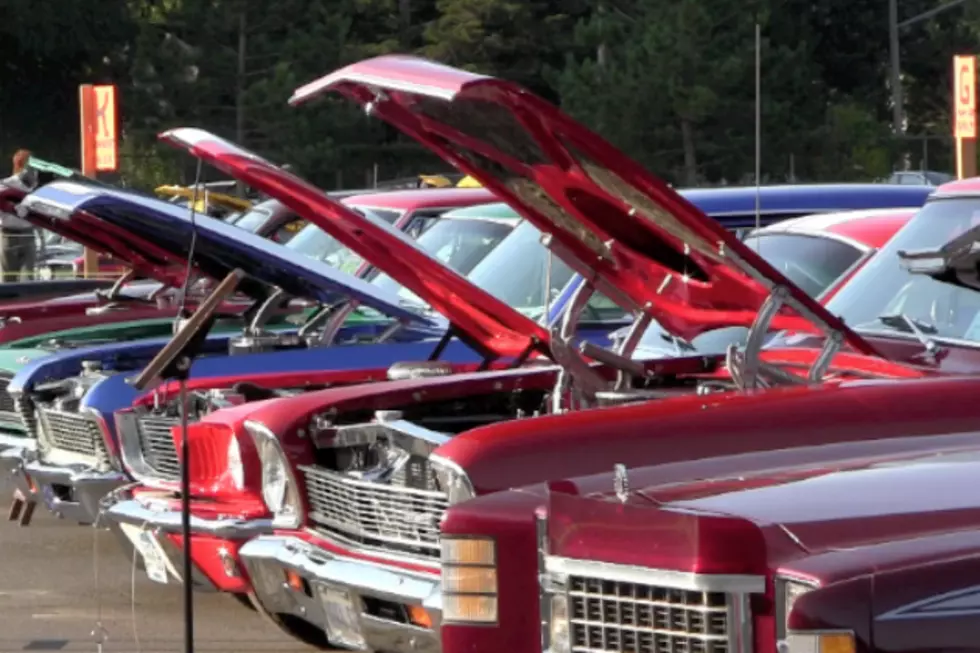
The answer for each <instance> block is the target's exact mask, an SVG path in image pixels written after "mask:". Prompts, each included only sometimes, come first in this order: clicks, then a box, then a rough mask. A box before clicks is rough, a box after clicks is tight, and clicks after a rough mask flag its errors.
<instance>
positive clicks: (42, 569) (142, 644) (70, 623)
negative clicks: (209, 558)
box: [0, 483, 315, 653]
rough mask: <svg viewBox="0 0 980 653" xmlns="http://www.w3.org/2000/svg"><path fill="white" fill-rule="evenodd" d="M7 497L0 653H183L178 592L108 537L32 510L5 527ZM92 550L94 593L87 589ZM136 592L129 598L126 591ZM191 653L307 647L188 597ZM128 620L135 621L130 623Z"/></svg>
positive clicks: (0, 538)
mask: <svg viewBox="0 0 980 653" xmlns="http://www.w3.org/2000/svg"><path fill="white" fill-rule="evenodd" d="M10 496H11V489H10V488H9V487H8V486H7V485H6V484H5V483H0V498H2V499H0V500H2V502H3V507H2V508H3V510H2V512H3V518H4V521H3V522H2V523H0V653H8V652H13V651H98V648H97V641H96V638H95V637H94V636H93V634H92V632H93V630H95V629H96V623H97V622H98V621H99V613H100V610H101V621H102V624H103V627H104V629H105V632H106V633H107V635H108V639H107V640H106V641H105V643H104V644H103V647H102V650H103V651H106V652H109V651H118V652H122V651H125V652H126V653H164V652H167V653H171V652H180V651H183V632H184V626H183V624H184V622H183V607H182V603H181V591H180V587H179V586H177V585H158V584H156V583H153V582H152V581H150V580H148V579H147V578H145V575H144V574H143V573H142V572H140V571H137V572H136V578H135V582H134V579H133V574H132V565H131V563H129V562H128V561H127V559H126V558H124V556H123V554H122V552H121V551H122V550H121V547H119V545H118V544H117V542H116V540H115V539H114V538H113V537H112V536H111V535H110V534H109V533H107V532H102V531H100V532H98V535H97V540H96V534H95V532H94V529H92V528H89V527H85V526H78V525H76V524H70V523H67V522H65V521H61V520H58V519H56V518H54V517H52V516H51V515H50V514H49V513H47V512H46V511H45V510H44V509H43V506H38V508H37V510H36V511H35V513H34V521H33V522H32V524H31V526H30V527H28V528H21V527H19V526H17V525H16V524H14V523H11V522H7V521H5V520H6V515H7V508H8V506H9V498H10ZM96 541H97V542H98V550H99V556H98V561H99V565H98V573H99V588H100V589H99V590H98V591H97V590H96V584H95V560H96V556H95V546H96ZM133 590H135V592H134V591H133ZM195 600H196V608H197V609H196V611H195V629H196V637H195V650H196V651H207V652H210V653H224V652H227V653H263V652H266V651H268V652H270V653H271V652H273V651H275V652H276V653H293V652H296V653H299V652H301V651H302V652H309V651H312V650H315V649H311V648H308V647H305V646H304V645H302V644H299V643H298V642H295V641H294V640H291V639H290V638H289V637H287V636H285V635H283V634H281V633H280V632H279V630H277V629H276V628H275V627H274V626H272V625H271V624H268V623H266V622H265V621H264V620H263V619H262V618H261V617H260V616H259V615H258V614H256V613H254V612H252V611H250V610H248V609H247V608H245V607H243V606H242V605H241V604H240V603H238V602H237V601H236V600H235V599H234V598H232V597H229V596H221V595H216V594H197V595H195ZM134 614H135V619H134Z"/></svg>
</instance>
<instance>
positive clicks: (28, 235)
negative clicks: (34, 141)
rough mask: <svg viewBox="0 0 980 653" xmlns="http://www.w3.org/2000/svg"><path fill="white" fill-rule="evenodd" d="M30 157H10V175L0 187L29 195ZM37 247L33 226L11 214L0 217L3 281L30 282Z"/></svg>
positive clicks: (24, 153) (19, 153)
mask: <svg viewBox="0 0 980 653" xmlns="http://www.w3.org/2000/svg"><path fill="white" fill-rule="evenodd" d="M30 158H31V153H30V152H29V151H27V150H18V151H17V153H16V154H14V160H13V163H14V174H13V175H11V176H10V177H7V178H6V179H3V180H0V184H3V185H5V186H10V187H14V188H21V189H23V190H25V191H30V190H31V188H30V186H31V184H30V181H29V179H28V174H29V169H28V168H27V161H28V160H29V159H30ZM36 258H37V243H36V240H35V235H34V226H33V225H32V224H31V223H30V222H28V221H27V220H24V219H23V218H21V217H19V216H17V215H13V214H11V213H0V271H2V272H3V280H4V281H21V280H25V279H26V280H29V279H33V278H34V265H35V262H36Z"/></svg>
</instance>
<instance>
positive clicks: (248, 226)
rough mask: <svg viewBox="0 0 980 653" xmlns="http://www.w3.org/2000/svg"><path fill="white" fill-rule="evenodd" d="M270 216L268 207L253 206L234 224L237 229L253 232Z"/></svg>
mask: <svg viewBox="0 0 980 653" xmlns="http://www.w3.org/2000/svg"><path fill="white" fill-rule="evenodd" d="M271 216H272V211H271V210H270V209H268V208H253V209H250V210H248V211H247V212H245V213H244V214H243V215H242V216H241V217H240V218H238V219H237V220H235V222H234V224H235V226H236V227H238V228H239V229H244V230H245V231H247V232H249V233H251V234H254V233H256V232H257V231H258V230H259V229H261V228H262V226H263V225H265V223H266V222H268V220H269V218H270V217H271Z"/></svg>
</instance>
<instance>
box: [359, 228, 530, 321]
mask: <svg viewBox="0 0 980 653" xmlns="http://www.w3.org/2000/svg"><path fill="white" fill-rule="evenodd" d="M516 224H517V222H516V221H512V220H506V221H497V220H481V219H469V218H467V219H457V218H452V217H442V218H440V219H439V220H437V221H436V223H435V224H434V225H432V226H431V227H429V228H428V229H427V230H426V231H425V232H424V233H423V234H422V235H421V236H419V238H418V240H417V241H416V242H417V244H418V246H419V247H420V248H422V249H423V250H424V251H426V252H427V253H428V254H429V255H430V256H432V257H433V258H435V259H436V260H437V261H439V262H440V263H442V264H444V265H446V266H447V267H449V268H450V269H452V270H455V271H456V272H458V273H459V274H461V275H464V276H465V275H467V274H469V273H470V271H471V270H473V268H475V267H476V265H477V264H478V263H479V262H480V261H481V260H483V258H484V257H485V256H487V254H489V253H490V251H491V250H493V248H495V247H496V246H497V245H498V244H499V243H500V241H502V240H503V239H504V238H505V237H506V236H507V235H508V234H509V233H510V232H511V231H512V230H513V228H514V225H516ZM371 283H372V284H373V285H375V286H378V287H380V288H384V289H385V290H388V291H392V292H397V293H398V294H399V296H401V298H402V299H404V300H405V301H406V302H409V303H412V304H418V305H420V306H421V305H424V303H423V302H422V300H421V299H420V298H419V297H418V296H416V295H415V293H413V292H412V291H410V290H409V289H407V288H405V287H403V286H402V285H401V284H399V283H398V282H397V281H395V280H394V279H392V278H391V277H389V276H388V275H387V274H380V275H378V276H377V277H375V278H374V279H373V280H372V281H371Z"/></svg>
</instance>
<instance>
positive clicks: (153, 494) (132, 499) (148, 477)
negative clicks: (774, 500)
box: [105, 205, 915, 632]
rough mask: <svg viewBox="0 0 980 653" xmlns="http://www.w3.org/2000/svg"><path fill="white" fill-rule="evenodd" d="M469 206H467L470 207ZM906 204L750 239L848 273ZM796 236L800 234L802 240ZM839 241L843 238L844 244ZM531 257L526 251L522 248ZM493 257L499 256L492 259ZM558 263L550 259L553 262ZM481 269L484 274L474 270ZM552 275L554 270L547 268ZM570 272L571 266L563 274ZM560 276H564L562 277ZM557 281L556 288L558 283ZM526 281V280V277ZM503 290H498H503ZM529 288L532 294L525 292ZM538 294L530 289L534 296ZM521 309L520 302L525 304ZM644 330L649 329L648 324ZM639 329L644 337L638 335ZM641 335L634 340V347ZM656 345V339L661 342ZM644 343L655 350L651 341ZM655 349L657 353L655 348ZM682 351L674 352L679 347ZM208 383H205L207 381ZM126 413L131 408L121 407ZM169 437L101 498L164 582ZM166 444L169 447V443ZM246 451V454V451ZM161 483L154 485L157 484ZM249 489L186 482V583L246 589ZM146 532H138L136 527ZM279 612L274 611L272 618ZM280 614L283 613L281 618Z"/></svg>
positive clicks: (174, 556) (505, 254)
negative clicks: (132, 479)
mask: <svg viewBox="0 0 980 653" xmlns="http://www.w3.org/2000/svg"><path fill="white" fill-rule="evenodd" d="M478 208H479V210H486V209H495V210H496V211H499V212H501V213H503V214H504V215H508V214H510V209H509V207H507V206H506V205H489V206H486V207H478ZM474 210H475V209H467V211H471V212H472V211H474ZM914 211H915V210H914V209H884V210H881V211H877V212H876V211H860V212H852V213H844V214H840V215H822V216H820V217H819V218H818V217H813V218H810V217H807V218H800V219H797V220H790V221H787V222H786V223H783V224H786V225H787V226H781V225H776V226H774V227H770V228H766V229H763V230H762V231H761V232H758V233H757V234H754V235H753V236H750V238H749V241H752V240H753V239H754V238H755V236H756V235H758V236H759V239H758V240H760V241H765V240H766V239H767V236H766V235H767V234H768V236H771V237H772V238H773V241H772V242H770V243H769V244H768V245H766V250H767V252H768V255H769V256H772V257H773V258H774V259H776V260H780V261H784V260H789V259H790V258H792V255H797V256H798V255H799V254H800V253H801V250H802V251H805V252H806V256H798V259H797V261H796V264H797V265H798V266H799V269H802V270H805V271H806V275H805V278H808V279H809V278H819V279H823V278H826V276H828V272H830V271H831V270H836V271H837V272H838V273H839V278H840V279H845V278H847V277H848V276H849V274H850V271H851V270H852V269H853V268H854V267H858V266H860V265H861V264H863V263H864V262H865V261H867V259H868V256H869V255H870V252H871V251H873V250H874V249H875V248H876V246H877V245H878V244H880V243H881V242H882V240H883V239H884V238H886V237H887V234H888V233H889V232H891V233H894V231H896V230H897V229H898V228H899V227H900V226H901V225H902V224H904V222H905V221H906V220H907V219H908V218H909V217H911V215H912V214H913V213H914ZM793 223H799V226H798V227H795V228H794V227H792V226H790V225H792V224H793ZM820 226H823V227H824V228H826V229H827V234H829V235H826V234H824V233H822V232H821V229H820ZM779 227H781V231H779V232H772V231H770V229H776V228H779ZM521 232H528V233H530V234H532V235H536V234H537V232H536V231H535V230H534V228H533V226H532V225H531V224H530V223H524V224H522V225H521V226H520V227H518V229H517V230H516V231H515V232H514V233H513V234H512V235H511V236H509V237H508V238H507V239H506V240H504V242H503V243H501V245H500V246H499V247H498V248H497V249H495V250H494V251H493V252H492V253H491V254H490V255H489V256H488V257H487V258H486V259H484V261H482V262H481V264H480V265H478V266H477V268H476V270H474V272H475V273H476V274H471V275H470V278H471V280H474V281H477V282H478V279H481V278H482V277H483V276H484V274H485V276H486V277H487V278H491V276H492V278H495V279H498V280H499V279H501V278H504V279H506V277H502V275H500V274H493V275H492V274H491V273H492V272H493V271H499V270H500V267H501V265H507V263H508V262H509V261H512V260H514V258H515V255H517V254H522V261H523V260H527V259H528V258H531V257H534V256H539V254H540V253H539V252H537V251H536V250H535V249H531V248H529V244H530V243H532V242H533V243H537V238H536V237H535V238H534V240H531V241H529V240H528V238H527V237H524V236H522V233H521ZM781 234H795V238H778V239H777V238H776V236H777V235H781ZM800 241H803V242H802V243H801V242H800ZM807 241H813V242H815V243H825V255H824V256H820V255H819V254H818V252H817V250H818V248H819V245H816V246H815V245H814V244H812V243H810V242H807ZM510 243H516V245H515V246H514V247H508V245H509V244H510ZM845 243H846V244H845ZM842 246H845V247H847V248H849V250H850V249H852V250H853V252H850V251H849V252H848V253H846V254H845V252H844V251H842V250H841V249H840V248H841V247H842ZM529 254H530V255H531V256H528V255H529ZM495 258H499V259H500V260H499V261H494V259H495ZM557 265H558V262H556V267H557ZM482 270H486V273H482ZM555 276H556V278H557V276H558V275H555ZM568 276H571V273H568ZM566 278H568V277H566ZM560 283H561V282H559V285H558V287H559V288H560V287H561V285H560ZM835 286H836V284H835V283H834V282H833V280H831V281H830V282H829V283H828V286H827V288H821V289H820V290H821V291H831V290H832V289H833V287H835ZM532 287H533V284H532ZM484 288H485V289H486V290H488V291H490V292H491V293H493V292H494V291H495V290H499V289H500V288H501V286H500V285H499V284H498V285H497V286H489V287H488V286H484ZM504 294H506V291H504ZM532 294H533V293H532ZM541 296H542V293H540V292H539V293H538V298H539V300H540V298H541ZM541 310H542V309H541V308H540V307H538V308H536V309H531V314H532V315H533V314H535V313H537V314H539V315H540V313H541ZM525 311H527V309H525ZM651 330H652V329H651ZM645 339H646V336H645V337H644V340H645ZM643 345H644V342H643V341H641V344H640V348H643ZM661 347H662V343H661ZM650 349H653V350H656V349H657V347H656V343H654V346H652V347H650ZM656 353H659V354H661V355H663V353H664V352H662V351H658V352H656ZM680 353H682V352H680ZM232 382H233V381H232V380H231V379H228V380H227V381H226V384H227V385H228V386H230V385H231V383H232ZM254 382H256V383H267V384H269V385H271V383H269V380H268V378H265V379H263V378H255V379H254ZM194 387H195V392H200V391H201V390H202V388H203V387H204V386H203V384H202V383H200V382H198V383H194ZM208 389H211V387H210V386H209V387H208ZM144 403H145V405H144V406H143V407H142V408H137V409H136V410H135V411H122V412H117V414H116V419H117V422H118V423H119V432H120V437H121V438H122V439H123V451H124V454H123V460H124V462H125V461H126V459H127V456H126V454H125V451H126V449H127V447H126V444H127V442H131V443H133V446H134V448H137V447H141V448H142V449H143V451H144V455H146V451H147V450H146V447H147V445H148V444H149V442H150V441H149V440H148V439H147V435H148V434H149V433H150V432H152V431H150V429H149V428H148V427H156V428H155V430H162V431H164V432H169V431H170V429H171V427H173V426H174V425H175V424H176V421H177V420H176V418H175V417H174V416H173V415H170V416H168V419H167V421H166V422H164V423H162V424H160V423H159V422H158V420H160V417H159V416H155V415H154V413H155V411H154V409H153V407H152V404H150V403H149V402H148V401H144ZM130 412H132V413H133V414H131V415H130V414H127V413H130ZM172 437H173V440H172V442H173V444H171V441H169V440H168V442H167V443H166V447H167V452H168V456H172V458H171V460H172V461H173V463H172V465H171V466H170V468H169V469H166V470H163V472H164V473H160V471H156V470H152V469H150V468H149V467H148V466H145V465H144V466H141V467H139V468H138V470H137V472H136V474H135V475H136V476H137V477H138V478H140V481H141V483H142V486H136V487H128V488H126V489H125V490H123V491H120V492H117V493H116V495H115V496H112V497H110V498H108V499H107V501H106V504H107V506H108V509H107V512H106V513H105V518H106V519H107V521H108V522H109V523H110V525H112V526H113V528H114V530H116V531H117V532H120V531H122V533H121V534H124V535H126V536H127V541H132V542H136V541H138V542H140V546H139V550H140V551H141V552H142V553H143V554H142V556H141V559H142V560H146V563H145V568H146V569H147V571H148V573H149V575H150V577H151V578H152V579H154V580H156V581H158V582H168V580H170V579H171V578H177V579H178V580H179V579H180V574H179V573H178V572H177V571H176V570H177V568H178V566H179V565H178V564H177V561H178V560H179V551H180V546H181V540H180V537H179V535H178V533H179V529H180V519H179V516H180V515H179V512H178V511H179V507H178V505H179V500H178V498H177V496H176V495H175V494H174V493H173V492H174V488H175V484H176V477H177V472H178V471H179V468H178V467H177V462H178V456H177V451H178V449H179V445H180V433H179V432H177V433H175V434H174V435H173V436H172ZM170 447H173V449H171V448H170ZM162 451H163V445H161V444H158V445H157V447H156V448H155V449H154V451H153V452H152V453H154V454H156V455H159V454H160V453H161V452H162ZM253 455H254V454H253ZM242 456H245V463H243V465H244V467H243V469H250V468H252V465H250V464H248V460H247V457H248V453H247V450H246V453H242V452H241V451H240V452H239V454H238V458H236V460H242ZM213 469H214V471H215V472H218V473H222V474H223V473H224V472H222V471H220V470H221V467H220V465H218V466H216V467H214V468H213ZM251 481H252V482H251V483H250V484H246V485H253V486H254V485H255V484H257V483H258V479H257V478H256V477H255V476H253V477H252V479H251ZM161 490H162V491H161ZM250 493H251V492H250V491H248V489H247V487H246V489H244V490H242V491H240V492H238V493H237V495H236V493H235V492H231V493H229V492H228V488H226V487H223V486H222V485H221V484H220V483H213V484H212V483H203V482H202V483H198V484H196V485H195V486H194V495H193V496H194V500H193V502H192V512H193V515H194V519H193V526H192V528H193V529H194V532H195V541H194V546H193V548H192V557H193V560H194V564H195V571H194V578H193V579H192V582H194V583H195V585H196V586H197V587H204V588H208V589H210V590H214V589H218V590H222V591H228V592H233V593H238V594H244V593H245V592H246V591H247V590H248V589H249V585H248V579H247V577H245V576H243V575H242V574H241V571H240V564H239V562H238V560H237V557H236V551H237V549H238V548H239V547H240V546H241V545H242V543H243V542H244V541H245V540H247V539H248V538H250V537H252V536H254V535H258V534H261V533H263V532H266V533H268V532H271V530H272V523H271V517H272V515H271V513H270V512H268V509H267V508H265V507H264V506H263V505H262V504H261V502H260V500H259V497H258V494H256V495H255V496H249V494H250ZM219 514H220V515H224V517H223V518H216V515H219ZM147 530H149V531H151V532H150V533H146V532H144V531H147ZM276 618H277V619H279V618H280V617H278V616H277V617H276ZM285 618H286V619H288V618H289V617H288V615H287V616H286V617H285ZM293 627H294V628H296V629H297V630H296V632H303V630H304V629H303V627H302V625H298V626H297V625H296V624H293Z"/></svg>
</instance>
